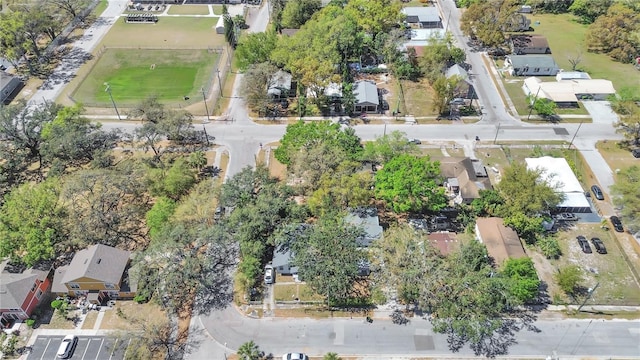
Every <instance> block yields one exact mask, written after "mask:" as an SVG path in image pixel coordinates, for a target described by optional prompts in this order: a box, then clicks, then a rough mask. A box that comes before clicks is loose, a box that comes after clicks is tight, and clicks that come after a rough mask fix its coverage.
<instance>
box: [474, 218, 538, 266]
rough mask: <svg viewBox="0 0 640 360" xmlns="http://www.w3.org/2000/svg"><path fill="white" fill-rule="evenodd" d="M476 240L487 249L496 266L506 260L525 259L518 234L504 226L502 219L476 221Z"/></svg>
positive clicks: (480, 219)
mask: <svg viewBox="0 0 640 360" xmlns="http://www.w3.org/2000/svg"><path fill="white" fill-rule="evenodd" d="M475 230H476V238H477V239H478V241H480V242H481V243H483V244H484V245H485V246H486V247H487V252H488V253H489V256H491V257H492V258H493V259H494V260H495V262H496V265H498V266H499V265H501V264H502V263H503V262H505V261H506V260H508V259H519V258H522V257H526V256H527V255H526V254H525V252H524V248H523V247H522V242H520V238H519V237H518V234H517V233H516V232H515V231H514V230H513V229H511V228H509V227H506V226H504V222H503V220H502V218H496V217H490V218H479V219H477V220H476V229H475Z"/></svg>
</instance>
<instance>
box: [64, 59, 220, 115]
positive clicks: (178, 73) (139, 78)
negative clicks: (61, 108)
mask: <svg viewBox="0 0 640 360" xmlns="http://www.w3.org/2000/svg"><path fill="white" fill-rule="evenodd" d="M218 56H219V54H217V53H215V52H210V51H208V50H149V49H117V48H109V49H106V50H105V51H104V53H103V54H102V56H101V57H100V58H99V59H98V62H97V63H96V65H95V67H94V68H93V69H92V70H91V72H90V73H89V74H88V76H87V77H86V78H85V79H84V81H83V82H82V83H81V84H80V86H79V87H78V89H77V90H76V91H75V93H74V94H73V95H72V96H73V98H74V99H75V100H76V101H78V102H81V103H83V104H85V105H87V106H95V105H104V106H109V105H110V99H109V94H108V93H107V92H106V91H105V83H108V84H109V86H110V89H111V94H112V95H113V99H114V100H115V101H116V102H117V103H118V105H123V106H127V105H131V104H135V103H137V102H139V101H140V100H141V99H143V98H145V97H147V96H149V95H156V96H158V98H159V99H160V100H161V101H164V102H167V103H180V102H182V101H184V100H183V99H184V97H185V96H188V97H190V98H196V97H197V96H198V95H200V94H201V93H200V89H201V87H205V88H207V87H208V86H209V85H210V84H209V82H210V79H211V76H212V74H213V71H214V66H215V64H216V61H217V58H218ZM200 96H201V95H200Z"/></svg>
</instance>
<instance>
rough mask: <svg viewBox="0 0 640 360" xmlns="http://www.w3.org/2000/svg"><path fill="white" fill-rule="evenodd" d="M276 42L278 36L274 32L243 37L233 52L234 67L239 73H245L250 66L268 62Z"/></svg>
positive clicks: (250, 34)
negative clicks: (236, 67)
mask: <svg viewBox="0 0 640 360" xmlns="http://www.w3.org/2000/svg"><path fill="white" fill-rule="evenodd" d="M277 42H278V36H277V35H276V33H275V32H274V31H267V32H258V33H249V34H245V35H243V36H242V37H241V38H240V40H239V41H238V47H237V48H236V51H235V52H234V58H235V61H236V66H238V69H240V71H246V70H247V69H248V68H249V66H251V65H255V64H260V63H265V62H268V61H269V59H270V58H271V53H272V52H273V50H274V49H275V48H276V44H277Z"/></svg>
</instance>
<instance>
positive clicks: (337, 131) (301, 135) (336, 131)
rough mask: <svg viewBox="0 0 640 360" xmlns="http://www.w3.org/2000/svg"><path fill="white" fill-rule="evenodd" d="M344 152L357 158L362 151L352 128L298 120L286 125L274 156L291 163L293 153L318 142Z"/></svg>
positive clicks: (350, 156) (352, 157) (314, 145)
mask: <svg viewBox="0 0 640 360" xmlns="http://www.w3.org/2000/svg"><path fill="white" fill-rule="evenodd" d="M323 143H324V144H326V145H327V146H329V147H330V148H336V149H339V150H341V151H343V152H344V154H346V155H347V157H348V158H349V159H352V160H356V159H359V157H360V154H361V153H362V145H360V138H359V137H358V136H356V135H355V131H354V130H353V129H352V128H348V129H342V128H341V127H340V124H336V123H331V122H330V121H313V122H310V123H305V122H304V121H299V122H297V123H295V124H291V125H288V126H287V131H286V133H285V134H284V136H283V137H282V139H281V140H280V146H279V147H278V148H277V149H276V150H275V157H276V159H278V161H280V162H281V163H283V164H286V165H289V164H291V162H292V160H293V158H294V156H295V154H296V153H297V152H298V151H300V149H302V148H307V149H310V148H313V147H316V146H319V145H320V144H323Z"/></svg>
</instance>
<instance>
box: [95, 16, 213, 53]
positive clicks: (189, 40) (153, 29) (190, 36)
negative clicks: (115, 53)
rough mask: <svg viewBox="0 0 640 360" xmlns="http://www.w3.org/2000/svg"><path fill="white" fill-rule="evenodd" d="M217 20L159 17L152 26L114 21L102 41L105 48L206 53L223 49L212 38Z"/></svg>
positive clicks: (208, 18) (210, 18)
mask: <svg viewBox="0 0 640 360" xmlns="http://www.w3.org/2000/svg"><path fill="white" fill-rule="evenodd" d="M217 22H218V18H217V17H161V18H160V20H159V21H158V22H157V23H155V24H128V23H125V22H124V20H122V19H120V20H118V21H117V22H116V23H115V24H114V25H113V26H112V27H111V29H110V30H109V32H108V33H107V35H106V36H105V37H104V39H103V40H102V43H101V45H103V46H107V47H140V48H167V49H193V48H197V49H206V48H208V47H211V48H214V47H221V46H223V45H224V35H220V34H216V29H215V27H216V23H217Z"/></svg>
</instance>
